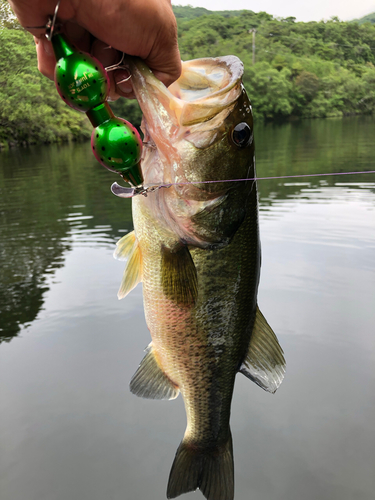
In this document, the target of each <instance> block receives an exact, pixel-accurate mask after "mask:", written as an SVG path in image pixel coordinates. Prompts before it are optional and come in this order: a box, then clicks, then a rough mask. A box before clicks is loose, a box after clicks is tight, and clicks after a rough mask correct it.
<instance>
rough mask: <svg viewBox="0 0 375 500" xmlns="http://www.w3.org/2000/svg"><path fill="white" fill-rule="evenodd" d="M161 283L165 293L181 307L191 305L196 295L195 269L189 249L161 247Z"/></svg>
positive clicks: (196, 280) (183, 247)
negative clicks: (174, 249)
mask: <svg viewBox="0 0 375 500" xmlns="http://www.w3.org/2000/svg"><path fill="white" fill-rule="evenodd" d="M162 284H163V292H164V293H165V295H166V296H167V297H168V298H169V299H171V300H174V301H175V302H177V304H178V305H179V306H181V307H193V306H194V304H195V302H196V300H197V297H198V278H197V270H196V268H195V264H194V262H193V259H192V258H191V255H190V252H189V249H188V248H187V247H186V246H181V247H180V248H179V249H178V250H177V251H171V250H169V249H168V248H166V247H162Z"/></svg>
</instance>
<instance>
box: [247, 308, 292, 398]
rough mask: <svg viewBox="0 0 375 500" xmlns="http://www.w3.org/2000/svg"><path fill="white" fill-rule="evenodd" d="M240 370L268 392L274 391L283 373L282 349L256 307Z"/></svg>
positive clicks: (281, 379)
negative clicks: (246, 349) (248, 343)
mask: <svg viewBox="0 0 375 500" xmlns="http://www.w3.org/2000/svg"><path fill="white" fill-rule="evenodd" d="M240 372H241V373H243V374H244V375H245V376H246V377H248V378H249V379H250V380H252V381H253V382H255V383H256V384H258V385H259V386H260V387H261V388H262V389H264V390H265V391H268V392H272V393H273V392H275V391H276V390H277V389H278V387H279V385H280V384H281V382H282V381H283V378H284V374H285V359H284V354H283V350H282V348H281V347H280V344H279V342H278V340H277V337H276V335H275V334H274V332H273V331H272V328H271V327H270V325H269V324H268V323H267V321H266V319H265V318H264V316H263V314H262V313H261V312H260V310H259V308H258V307H257V311H256V317H255V323H254V327H253V332H252V334H251V339H250V345H249V350H248V352H247V356H246V358H245V360H244V362H243V363H242V365H241V368H240Z"/></svg>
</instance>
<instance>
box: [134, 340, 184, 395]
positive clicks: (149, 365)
mask: <svg viewBox="0 0 375 500" xmlns="http://www.w3.org/2000/svg"><path fill="white" fill-rule="evenodd" d="M130 391H131V392H132V393H133V394H135V395H137V396H139V397H141V398H148V399H175V398H177V396H178V394H179V392H180V391H179V389H178V388H177V387H176V386H175V385H173V384H172V382H171V381H170V380H169V378H168V377H167V376H166V374H165V373H164V372H163V370H162V369H161V368H160V366H159V363H158V362H157V360H156V358H155V355H154V352H153V349H152V343H151V344H150V345H149V346H148V347H147V349H146V356H145V357H144V358H143V359H142V361H141V364H140V365H139V367H138V370H137V371H136V372H135V374H134V375H133V378H132V379H131V381H130Z"/></svg>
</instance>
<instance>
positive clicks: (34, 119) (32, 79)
mask: <svg viewBox="0 0 375 500" xmlns="http://www.w3.org/2000/svg"><path fill="white" fill-rule="evenodd" d="M0 5H1V6H2V5H3V4H0ZM1 12H3V11H1ZM2 21H4V23H3V25H4V24H7V25H9V24H10V20H9V17H8V18H7V17H5V16H4V17H3V18H2ZM0 46H1V51H0V144H2V145H3V146H4V145H7V144H14V145H17V144H30V143H49V142H60V141H67V140H72V139H73V140H79V139H87V138H89V137H90V133H91V130H90V128H91V126H90V124H89V123H87V119H86V117H85V116H84V115H81V114H80V113H78V112H76V111H73V110H72V109H70V108H68V107H67V106H66V104H65V103H64V102H63V101H62V100H61V98H60V96H59V95H58V94H57V92H56V89H55V86H54V84H53V82H51V81H49V80H47V79H46V78H45V77H44V76H42V75H41V74H40V73H39V71H38V69H37V59H36V53H35V46H34V42H33V39H32V36H31V35H30V34H28V33H26V32H25V31H24V30H23V29H20V27H19V25H18V24H16V25H15V26H14V27H13V26H11V27H10V28H5V27H0Z"/></svg>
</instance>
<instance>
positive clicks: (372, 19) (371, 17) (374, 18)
mask: <svg viewBox="0 0 375 500" xmlns="http://www.w3.org/2000/svg"><path fill="white" fill-rule="evenodd" d="M353 22H355V23H358V24H364V23H372V24H375V12H373V13H372V14H368V15H367V16H364V17H361V18H360V19H354V21H353Z"/></svg>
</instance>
